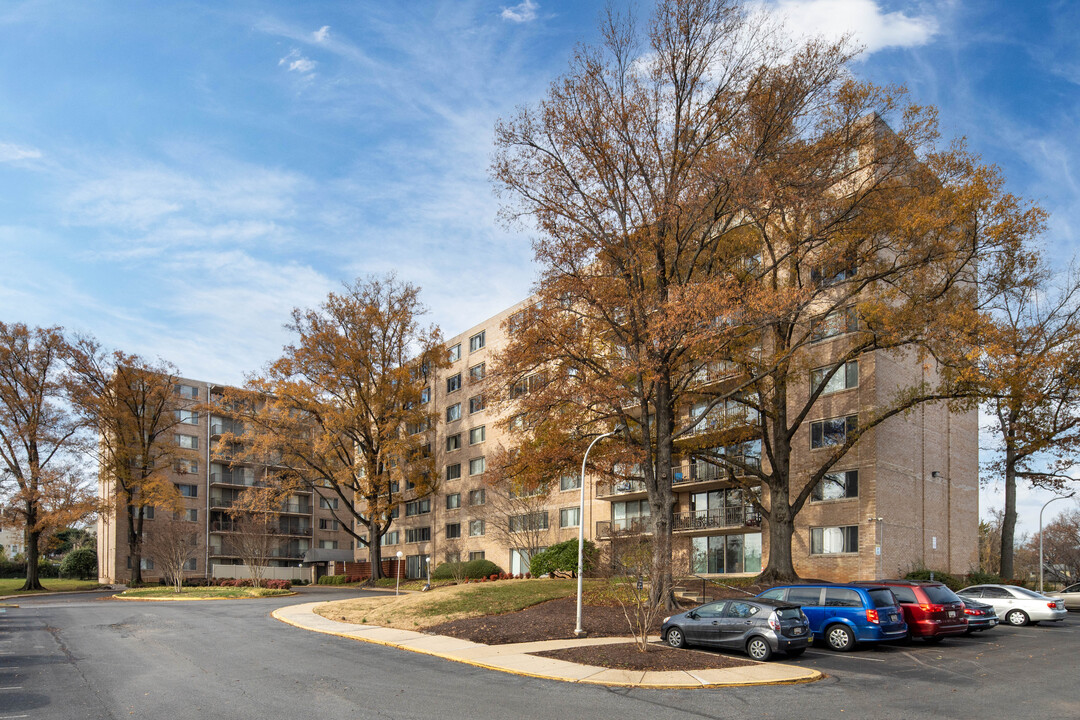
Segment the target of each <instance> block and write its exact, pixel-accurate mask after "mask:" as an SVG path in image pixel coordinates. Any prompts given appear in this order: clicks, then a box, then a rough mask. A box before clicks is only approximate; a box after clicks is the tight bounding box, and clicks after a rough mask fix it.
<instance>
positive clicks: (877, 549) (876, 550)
mask: <svg viewBox="0 0 1080 720" xmlns="http://www.w3.org/2000/svg"><path fill="white" fill-rule="evenodd" d="M874 554H875V555H880V554H881V546H880V545H878V546H876V547H875V548H874Z"/></svg>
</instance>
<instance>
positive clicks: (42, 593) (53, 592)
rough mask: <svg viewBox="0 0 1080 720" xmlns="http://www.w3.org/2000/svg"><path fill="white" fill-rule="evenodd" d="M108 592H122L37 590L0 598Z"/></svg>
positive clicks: (16, 598)
mask: <svg viewBox="0 0 1080 720" xmlns="http://www.w3.org/2000/svg"><path fill="white" fill-rule="evenodd" d="M108 592H122V591H119V590H116V589H115V588H109V589H108V590H102V589H97V590H44V591H40V590H35V591H34V592H28V593H16V594H14V595H0V600H18V599H19V598H28V597H43V596H45V595H86V594H87V593H108Z"/></svg>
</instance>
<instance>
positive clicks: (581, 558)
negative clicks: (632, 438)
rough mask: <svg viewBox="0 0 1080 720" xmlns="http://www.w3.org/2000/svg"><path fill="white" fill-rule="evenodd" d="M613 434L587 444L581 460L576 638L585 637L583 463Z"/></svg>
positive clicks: (600, 436) (604, 435) (598, 437)
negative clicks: (582, 617) (597, 445)
mask: <svg viewBox="0 0 1080 720" xmlns="http://www.w3.org/2000/svg"><path fill="white" fill-rule="evenodd" d="M614 434H615V431H614V430H612V431H611V432H607V433H604V434H603V435H597V436H596V438H594V439H593V441H592V442H591V443H589V447H588V448H586V450H585V457H583V458H582V459H581V488H580V489H581V499H580V502H579V504H578V535H577V626H576V627H575V628H574V635H575V636H577V637H582V636H583V635H585V631H584V630H583V629H582V628H581V575H582V571H583V570H584V553H585V463H587V462H588V461H589V452H590V451H591V450H592V449H593V445H595V444H596V443H598V442H600V441H601V440H603V439H604V438H606V437H610V436H612V435H614Z"/></svg>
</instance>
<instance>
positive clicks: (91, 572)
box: [60, 547, 97, 580]
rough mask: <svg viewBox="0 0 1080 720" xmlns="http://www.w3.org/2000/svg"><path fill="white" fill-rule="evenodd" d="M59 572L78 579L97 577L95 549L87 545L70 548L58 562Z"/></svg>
mask: <svg viewBox="0 0 1080 720" xmlns="http://www.w3.org/2000/svg"><path fill="white" fill-rule="evenodd" d="M60 574H61V575H63V576H64V577H67V578H78V579H79V580H93V579H95V578H96V577H97V551H96V550H94V548H88V547H84V548H79V549H77V550H72V551H71V552H69V553H68V554H67V555H65V556H64V559H63V560H62V561H61V562H60Z"/></svg>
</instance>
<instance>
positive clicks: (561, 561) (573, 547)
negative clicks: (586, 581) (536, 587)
mask: <svg viewBox="0 0 1080 720" xmlns="http://www.w3.org/2000/svg"><path fill="white" fill-rule="evenodd" d="M577 550H578V541H577V540H567V541H566V542H561V543H556V544H555V545H552V546H551V547H549V548H548V549H547V550H544V551H543V552H538V553H536V554H535V555H533V556H532V559H531V560H530V561H529V572H531V573H532V576H533V577H540V576H541V575H546V574H547V573H554V572H564V573H576V572H577ZM596 557H597V550H596V545H594V544H593V543H592V541H590V540H586V541H585V545H584V546H583V548H582V556H581V563H582V568H583V569H584V572H585V574H586V575H588V574H589V571H590V570H592V568H593V566H594V565H595V564H596Z"/></svg>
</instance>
